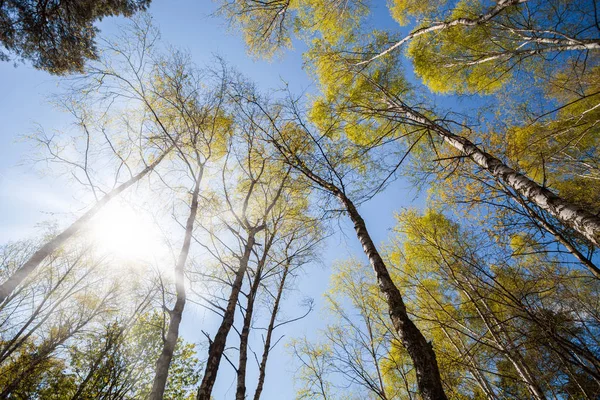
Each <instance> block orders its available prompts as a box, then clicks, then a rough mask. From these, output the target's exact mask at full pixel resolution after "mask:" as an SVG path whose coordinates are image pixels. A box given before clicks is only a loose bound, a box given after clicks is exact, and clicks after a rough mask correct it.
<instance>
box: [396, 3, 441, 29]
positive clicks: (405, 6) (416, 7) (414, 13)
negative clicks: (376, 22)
mask: <svg viewBox="0 0 600 400" xmlns="http://www.w3.org/2000/svg"><path fill="white" fill-rule="evenodd" d="M445 3H446V1H445V0H440V1H435V0H389V1H388V8H389V9H390V14H391V15H392V17H393V18H394V19H395V20H396V21H397V22H398V23H399V24H400V25H408V24H409V23H410V18H411V17H420V16H422V15H424V14H428V13H430V12H431V11H432V10H435V9H437V8H438V7H442V6H443V5H444V4H445Z"/></svg>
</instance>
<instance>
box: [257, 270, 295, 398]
mask: <svg viewBox="0 0 600 400" xmlns="http://www.w3.org/2000/svg"><path fill="white" fill-rule="evenodd" d="M288 272H289V265H286V266H285V269H284V270H283V276H282V277H281V282H280V283H279V289H278V290H277V297H275V302H274V303H273V311H272V312H271V320H270V321H269V326H268V328H267V336H266V338H265V345H264V348H263V354H262V358H261V360H260V366H259V369H258V384H257V385H256V391H255V392H254V400H259V399H260V395H261V393H262V390H263V387H264V384H265V375H266V372H267V359H268V358H269V352H270V351H271V338H272V336H273V330H274V329H275V321H276V319H277V312H278V311H279V303H280V302H281V296H282V294H283V288H284V287H285V280H286V279H287V275H288Z"/></svg>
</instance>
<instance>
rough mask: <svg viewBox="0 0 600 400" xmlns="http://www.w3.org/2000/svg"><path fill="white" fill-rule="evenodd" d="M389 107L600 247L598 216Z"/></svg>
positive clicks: (406, 111)
mask: <svg viewBox="0 0 600 400" xmlns="http://www.w3.org/2000/svg"><path fill="white" fill-rule="evenodd" d="M390 106H391V110H392V111H395V112H398V113H400V114H403V115H404V116H405V117H406V118H407V119H409V120H411V121H413V122H416V123H418V124H419V125H422V126H424V127H426V128H427V129H429V130H430V131H432V132H435V133H436V134H438V135H439V136H440V137H441V138H442V139H443V140H444V141H445V142H446V143H448V144H449V145H450V146H452V147H454V148H455V149H457V150H458V151H460V152H461V153H462V154H463V155H465V156H466V157H468V158H470V159H471V160H473V161H474V162H475V163H476V164H477V165H479V166H480V167H481V168H483V169H484V170H486V171H488V172H489V173H490V174H491V175H492V176H493V177H494V178H496V179H498V180H499V181H501V182H503V183H504V184H506V185H507V186H508V187H510V188H512V189H513V190H514V191H515V192H516V193H518V194H519V195H520V196H522V197H523V198H525V199H527V200H529V201H531V202H532V203H533V204H535V205H536V206H538V207H539V208H541V209H542V210H544V211H546V212H548V213H549V214H550V215H552V216H553V217H554V218H556V219H557V220H559V221H560V222H562V223H563V224H565V225H566V226H568V227H570V228H572V229H574V230H575V231H577V232H578V233H579V234H580V235H582V236H583V237H584V238H586V239H587V240H588V241H589V242H590V243H592V244H593V245H595V246H598V247H600V217H598V216H596V215H594V214H592V213H590V212H589V211H587V210H584V209H582V208H580V207H577V206H576V205H574V204H571V203H570V202H568V201H566V200H564V199H563V198H561V197H559V196H557V195H556V194H554V193H552V192H551V191H550V190H548V189H546V188H545V187H543V186H540V185H539V184H537V183H536V182H534V181H532V180H531V179H529V178H528V177H526V176H525V175H523V174H521V173H519V172H517V171H515V170H514V169H512V168H511V167H509V166H508V165H506V164H505V163H503V162H502V161H500V160H499V159H497V158H496V157H494V156H492V155H491V154H489V153H487V152H485V151H483V150H481V149H480V148H479V147H477V146H476V145H475V144H474V143H473V142H471V141H470V140H469V139H467V138H465V137H463V136H458V135H455V134H454V133H452V132H450V130H448V129H446V128H444V127H443V126H441V125H439V124H437V123H435V122H434V121H432V120H430V119H429V118H427V117H425V116H424V115H423V114H421V113H419V112H417V111H415V110H413V109H412V108H410V107H407V106H404V105H398V104H394V103H393V102H392V104H391V105H390Z"/></svg>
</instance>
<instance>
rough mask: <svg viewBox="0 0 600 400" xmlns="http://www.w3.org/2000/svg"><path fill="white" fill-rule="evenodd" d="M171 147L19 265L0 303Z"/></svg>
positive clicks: (3, 287)
mask: <svg viewBox="0 0 600 400" xmlns="http://www.w3.org/2000/svg"><path fill="white" fill-rule="evenodd" d="M171 149H172V147H170V148H169V149H168V150H166V151H165V152H164V153H163V154H161V155H160V157H158V158H157V159H156V160H154V162H152V163H151V164H150V165H148V166H147V167H146V168H144V169H143V170H142V171H141V172H139V173H138V174H137V175H134V176H133V177H131V178H130V179H129V180H128V181H126V182H124V183H122V184H121V185H119V186H117V187H116V188H114V189H113V190H111V191H110V192H108V193H107V194H106V195H104V197H102V198H101V199H100V200H99V201H98V202H97V203H96V204H94V206H93V207H92V208H91V209H90V210H88V211H87V212H86V213H85V214H83V215H82V216H81V217H79V219H77V220H76V221H75V222H73V223H72V224H71V225H70V226H69V227H68V228H66V229H65V230H64V231H62V232H61V233H60V234H58V235H57V236H55V237H54V238H53V239H51V240H50V241H48V242H46V244H44V245H43V246H42V247H41V248H40V249H39V250H37V251H36V252H35V253H33V255H32V256H31V257H30V258H29V259H28V260H27V261H26V262H25V263H24V264H23V265H22V266H21V267H19V268H18V269H17V270H16V271H15V272H14V273H13V274H12V275H11V276H10V277H9V278H8V280H6V281H5V282H4V283H3V284H2V285H0V304H2V303H3V302H4V300H6V298H7V297H8V296H10V294H11V293H12V292H13V291H14V290H15V288H16V287H17V286H18V285H19V284H21V282H23V280H24V279H25V278H27V277H28V276H29V274H31V273H32V272H33V271H34V270H35V269H36V268H37V267H38V265H40V263H41V262H42V261H44V259H45V258H46V257H48V256H49V255H50V254H52V252H54V251H55V250H56V249H58V248H59V247H60V246H62V245H63V244H64V243H65V242H66V241H67V240H68V239H70V238H71V237H72V236H73V235H75V234H76V233H77V232H79V230H81V229H82V228H83V227H84V226H85V225H86V224H87V223H88V222H89V221H90V220H91V219H92V218H93V217H94V215H96V214H97V213H98V212H99V211H100V210H101V209H102V208H103V207H104V206H105V205H106V204H107V203H108V202H109V201H110V200H112V199H113V198H115V197H116V196H118V195H119V194H120V193H122V192H123V191H125V190H126V189H128V188H129V187H131V186H132V185H134V184H136V183H137V182H139V181H140V180H141V179H142V178H143V177H144V176H146V175H147V174H148V173H149V172H151V171H152V170H154V168H156V166H157V165H158V164H160V162H161V161H162V160H163V159H164V158H165V156H166V155H167V154H168V153H169V152H170V151H171Z"/></svg>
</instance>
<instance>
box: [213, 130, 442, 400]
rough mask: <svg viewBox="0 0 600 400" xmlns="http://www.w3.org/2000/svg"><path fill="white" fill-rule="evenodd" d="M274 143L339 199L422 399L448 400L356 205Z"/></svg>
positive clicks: (424, 342) (422, 339)
mask: <svg viewBox="0 0 600 400" xmlns="http://www.w3.org/2000/svg"><path fill="white" fill-rule="evenodd" d="M271 141H272V144H273V145H274V146H275V147H276V148H277V150H278V151H279V152H280V153H281V154H282V155H283V156H284V157H285V159H286V162H288V163H289V164H290V165H291V166H293V167H295V168H296V169H298V170H300V172H302V173H303V174H304V175H305V176H306V177H307V178H309V179H310V180H312V181H313V182H314V183H316V184H317V185H318V186H320V187H322V188H323V189H324V190H326V191H328V192H329V193H331V194H332V195H334V196H335V197H337V198H338V200H339V201H340V202H341V203H342V205H343V206H344V209H345V211H346V212H347V213H348V215H349V216H350V219H351V220H352V222H353V223H354V230H355V231H356V236H357V238H358V240H359V241H360V243H361V245H362V247H363V251H364V252H365V255H366V256H367V257H368V258H369V262H370V263H371V266H372V267H373V270H374V271H375V275H376V277H377V283H378V285H379V289H380V290H381V292H382V293H383V294H384V296H385V299H386V302H387V305H388V312H389V315H390V318H391V320H392V324H393V325H394V329H395V330H396V332H397V333H398V335H399V336H400V342H401V343H402V345H403V346H404V347H405V348H406V350H407V352H408V354H409V356H410V358H411V359H412V362H413V365H414V368H415V371H416V374H417V385H418V387H419V392H420V394H421V397H422V398H423V400H447V397H446V394H445V392H444V388H443V385H442V379H441V377H440V371H439V368H438V364H437V359H436V357H435V352H434V351H433V346H432V344H431V343H429V342H427V340H426V339H425V337H424V336H423V334H422V333H421V331H420V330H419V328H417V326H416V325H415V324H414V323H413V322H412V321H411V319H410V318H409V316H408V313H407V312H406V306H405V305H404V300H403V299H402V295H401V294H400V291H399V290H398V288H397V287H396V285H395V284H394V281H393V280H392V277H391V276H390V274H389V272H388V270H387V267H386V265H385V262H384V261H383V259H382V258H381V255H380V254H379V252H378V251H377V247H376V246H375V243H373V240H372V239H371V236H370V235H369V231H368V230H367V226H366V224H365V221H364V220H363V219H362V217H361V216H360V214H359V212H358V210H357V209H356V207H355V206H354V203H352V201H351V200H350V199H349V198H348V197H347V196H346V194H345V193H344V192H343V191H342V190H341V189H340V188H339V187H337V186H336V185H334V184H332V183H330V182H328V181H326V180H325V179H323V178H322V177H320V176H319V175H317V174H316V173H315V172H314V171H313V170H312V169H311V168H309V167H307V166H306V164H304V162H303V161H302V159H301V158H300V157H299V156H298V155H297V154H295V153H293V152H292V151H288V150H287V149H286V148H285V147H283V146H282V144H281V143H280V142H278V141H277V139H275V138H273V137H271ZM206 400H208V399H206Z"/></svg>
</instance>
